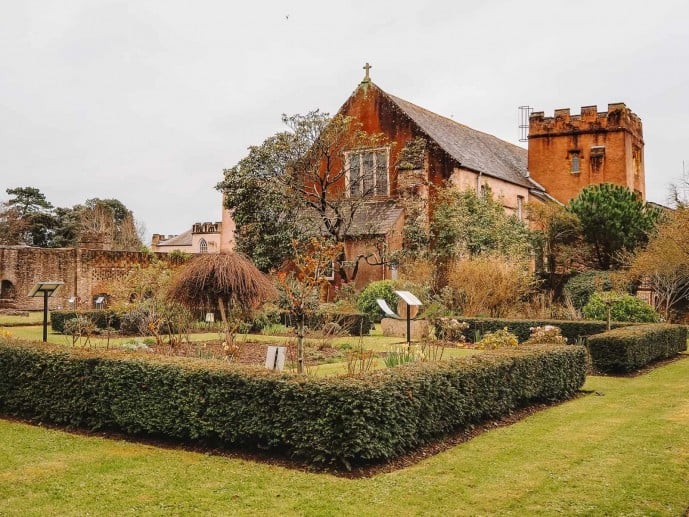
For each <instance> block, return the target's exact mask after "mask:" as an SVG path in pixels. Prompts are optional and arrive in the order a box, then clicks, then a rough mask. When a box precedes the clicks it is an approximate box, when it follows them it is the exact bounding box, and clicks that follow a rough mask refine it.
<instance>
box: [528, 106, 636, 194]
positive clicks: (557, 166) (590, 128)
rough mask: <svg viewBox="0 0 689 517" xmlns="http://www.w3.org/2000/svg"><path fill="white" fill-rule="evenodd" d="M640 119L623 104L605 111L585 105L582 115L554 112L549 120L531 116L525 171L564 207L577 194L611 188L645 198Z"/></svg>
mask: <svg viewBox="0 0 689 517" xmlns="http://www.w3.org/2000/svg"><path fill="white" fill-rule="evenodd" d="M643 148H644V142H643V130H642V124H641V119H639V117H638V116H636V115H635V114H634V113H633V112H632V111H631V110H630V109H629V108H627V107H626V106H625V104H624V103H617V104H608V111H605V112H598V111H597V107H596V106H584V107H582V108H581V114H579V115H571V114H570V110H569V109H558V110H555V113H554V116H553V117H545V116H544V114H543V112H534V113H532V114H531V117H530V118H529V154H528V160H529V164H528V167H529V172H530V174H531V177H532V178H533V179H534V180H535V181H537V182H538V183H540V184H541V185H543V186H544V187H545V188H546V190H547V192H548V193H549V194H550V195H551V196H553V197H554V198H555V199H557V200H559V201H561V202H562V203H567V202H568V201H569V200H570V199H572V198H574V197H576V196H577V195H578V194H579V192H580V191H581V189H583V188H585V187H587V186H589V185H593V184H598V183H614V184H617V185H622V186H625V187H628V188H629V189H630V190H632V191H636V192H637V193H638V194H639V195H640V196H641V198H642V199H645V195H646V186H645V185H646V183H645V175H644V162H643Z"/></svg>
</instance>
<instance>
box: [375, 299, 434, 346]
mask: <svg viewBox="0 0 689 517" xmlns="http://www.w3.org/2000/svg"><path fill="white" fill-rule="evenodd" d="M395 294H396V295H397V296H399V297H400V298H401V299H402V302H404V304H403V305H404V306H405V307H406V313H407V314H406V318H404V317H402V316H399V315H397V313H396V312H395V311H393V310H392V309H391V308H390V306H389V305H388V303H387V302H386V301H385V300H383V299H382V298H378V299H377V300H376V302H377V303H378V306H379V307H380V308H381V309H383V312H384V313H385V315H386V316H388V317H390V318H395V319H398V320H401V319H406V320H407V346H409V345H410V344H411V320H412V315H411V307H420V306H421V305H423V304H422V303H421V301H420V300H419V299H418V298H417V297H416V296H414V295H413V294H411V293H410V292H409V291H395Z"/></svg>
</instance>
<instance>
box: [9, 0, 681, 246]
mask: <svg viewBox="0 0 689 517" xmlns="http://www.w3.org/2000/svg"><path fill="white" fill-rule="evenodd" d="M0 6H1V7H2V10H1V11H0V12H1V13H2V15H1V16H0V174H1V176H0V178H1V180H0V188H1V189H2V191H1V192H0V198H1V199H5V198H6V196H5V194H4V190H5V189H6V188H11V187H17V186H29V185H30V186H35V187H38V188H40V189H41V190H42V191H43V192H44V193H45V194H46V196H47V197H48V199H49V200H50V201H51V202H52V203H53V204H55V205H56V206H72V205H74V204H76V203H80V202H83V201H84V200H86V199H87V198H92V197H100V198H109V197H114V198H118V199H120V200H121V201H122V202H123V203H124V204H125V205H127V206H128V207H129V208H131V209H132V210H133V211H134V214H135V216H136V217H137V219H138V220H140V221H142V222H143V223H144V224H145V225H146V229H147V233H148V235H149V236H150V234H151V233H153V232H156V233H166V234H167V233H180V232H182V231H184V230H186V229H187V228H188V227H190V225H191V224H192V223H193V222H195V221H214V220H219V217H220V194H219V193H218V192H217V191H216V190H215V189H214V186H215V184H216V183H217V182H218V181H219V180H220V179H221V176H222V169H223V168H229V167H231V166H232V165H234V164H235V163H236V162H237V161H238V160H240V159H241V158H242V157H243V156H244V155H245V154H246V148H247V146H249V145H252V144H259V143H260V142H262V141H263V139H264V138H266V137H267V136H269V135H271V134H273V133H275V132H276V131H278V130H281V129H282V126H281V123H280V115H281V114H282V113H287V114H294V113H305V112H307V111H309V110H311V109H315V108H320V109H321V110H323V111H327V112H330V113H334V112H336V111H337V109H338V108H339V107H340V106H341V104H342V103H343V102H344V101H345V100H346V98H347V97H348V96H349V95H350V93H351V92H352V91H353V90H354V88H355V87H356V85H357V84H358V82H359V81H360V80H361V79H362V77H363V70H362V66H363V65H364V63H365V62H367V61H368V62H370V63H371V64H372V65H373V69H372V70H371V77H372V79H373V81H374V82H375V83H376V84H378V86H380V87H381V88H383V89H384V90H386V91H387V92H389V93H392V94H394V95H396V96H399V97H402V98H404V99H406V100H409V101H411V102H413V103H415V104H418V105H420V106H423V107H425V108H427V109H430V110H432V111H435V112H436V113H439V114H441V115H445V116H448V117H452V118H453V119H454V120H456V121H458V122H462V123H464V124H466V125H468V126H471V127H473V128H475V129H479V130H481V131H485V132H488V133H492V134H494V135H496V136H498V137H500V138H503V139H505V140H508V141H511V142H514V143H518V142H517V140H518V138H519V134H518V129H517V125H518V112H517V107H518V106H519V105H524V104H528V105H530V106H532V107H534V108H535V109H536V110H537V111H545V112H546V115H552V111H553V110H554V109H555V108H566V107H570V108H572V113H578V112H579V108H580V107H581V106H585V105H591V104H597V105H598V108H599V110H605V109H606V108H607V104H608V103H611V102H625V103H626V104H627V106H629V107H630V108H631V109H632V110H633V111H634V112H635V113H637V115H639V116H640V117H641V119H642V121H643V124H644V139H645V143H646V147H645V159H646V188H647V193H648V199H650V200H652V201H657V202H664V201H665V200H666V198H667V190H668V185H669V184H670V183H671V182H676V181H678V180H679V179H680V177H681V176H682V163H683V160H684V161H685V162H686V168H687V169H688V170H689V36H688V35H687V31H688V30H689V2H687V1H686V0H677V1H672V0H657V1H655V2H648V1H645V0H644V1H642V0H624V1H617V0H612V1H603V0H596V1H590V0H579V1H576V2H572V1H557V0H547V1H530V0H522V1H520V2H515V1H510V0H505V1H501V0H484V1H481V2H466V1H463V0H454V1H449V0H448V1H438V2H433V1H427V2H418V1H407V0H398V1H395V2H390V1H378V0H366V1H359V0H353V1H340V2H325V1H322V0H321V1H282V2H280V1H260V0H255V1H253V2H237V3H235V2H228V1H226V0H225V1H203V0H200V1H196V2H186V1H185V2H183V1H177V0H149V1H146V0H137V1H134V0H132V1H129V2H125V1H100V0H62V1H57V2H56V1H49V0H45V1H35V0H22V1H15V0H1V1H0Z"/></svg>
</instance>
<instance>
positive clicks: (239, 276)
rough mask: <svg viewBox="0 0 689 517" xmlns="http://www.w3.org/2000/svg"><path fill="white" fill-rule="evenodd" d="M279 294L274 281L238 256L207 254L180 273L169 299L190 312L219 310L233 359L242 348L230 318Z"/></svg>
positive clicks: (247, 260) (233, 254) (196, 258)
mask: <svg viewBox="0 0 689 517" xmlns="http://www.w3.org/2000/svg"><path fill="white" fill-rule="evenodd" d="M275 295H276V291H275V288H274V287H273V285H272V284H271V282H270V280H268V278H267V277H266V276H265V275H264V274H263V273H261V272H260V271H259V270H258V269H256V267H255V266H254V265H253V264H252V263H251V261H250V260H249V259H247V258H246V257H244V256H243V255H240V254H238V253H218V254H215V253H214V254H204V255H199V256H196V257H194V258H193V259H192V260H190V261H189V263H187V264H186V265H185V266H184V268H183V269H182V270H181V271H180V273H179V275H178V276H177V278H176V279H175V281H174V282H173V284H172V287H171V288H170V293H169V295H168V296H169V297H170V298H171V299H172V300H175V301H177V302H179V303H181V304H183V305H185V306H187V307H189V308H190V309H198V308H206V309H208V308H212V307H217V308H218V310H219V311H220V317H221V318H222V324H223V331H224V333H225V342H226V345H227V346H228V349H229V352H230V354H229V355H230V356H231V357H235V356H236V355H237V354H238V352H239V347H237V346H236V345H235V343H234V333H235V332H236V326H231V324H230V321H229V318H228V315H229V317H230V318H232V319H233V320H235V321H236V316H237V315H239V314H241V313H246V312H249V311H251V310H252V309H255V308H256V307H258V306H259V305H260V304H261V303H263V302H264V301H266V300H268V299H270V298H272V297H274V296H275Z"/></svg>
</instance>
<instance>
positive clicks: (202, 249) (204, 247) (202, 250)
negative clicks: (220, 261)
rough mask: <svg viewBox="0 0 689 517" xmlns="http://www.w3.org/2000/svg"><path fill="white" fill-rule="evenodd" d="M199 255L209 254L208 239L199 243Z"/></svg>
mask: <svg viewBox="0 0 689 517" xmlns="http://www.w3.org/2000/svg"><path fill="white" fill-rule="evenodd" d="M199 253H208V243H207V242H206V239H201V240H200V241H199Z"/></svg>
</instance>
